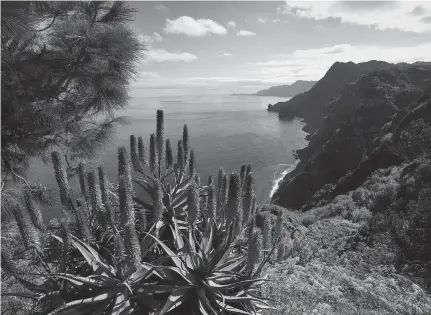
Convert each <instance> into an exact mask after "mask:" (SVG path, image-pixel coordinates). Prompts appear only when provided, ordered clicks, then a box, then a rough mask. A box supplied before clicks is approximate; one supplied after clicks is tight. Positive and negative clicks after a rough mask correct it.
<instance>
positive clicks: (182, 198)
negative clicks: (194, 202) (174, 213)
mask: <svg viewBox="0 0 431 315" xmlns="http://www.w3.org/2000/svg"><path fill="white" fill-rule="evenodd" d="M187 197H188V195H187V191H184V192H183V193H181V194H179V195H177V196H176V197H175V198H173V199H172V203H171V204H172V208H176V207H180V206H182V205H183V203H184V202H187Z"/></svg>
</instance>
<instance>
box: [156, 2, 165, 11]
mask: <svg viewBox="0 0 431 315" xmlns="http://www.w3.org/2000/svg"><path fill="white" fill-rule="evenodd" d="M155 8H156V10H158V11H166V10H168V8H167V7H166V6H164V5H163V4H158V5H156V6H155Z"/></svg>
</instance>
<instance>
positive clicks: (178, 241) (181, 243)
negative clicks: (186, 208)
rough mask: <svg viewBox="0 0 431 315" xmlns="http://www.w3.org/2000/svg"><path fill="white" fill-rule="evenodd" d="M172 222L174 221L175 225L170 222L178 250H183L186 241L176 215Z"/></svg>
mask: <svg viewBox="0 0 431 315" xmlns="http://www.w3.org/2000/svg"><path fill="white" fill-rule="evenodd" d="M172 223H173V226H172V225H171V224H170V225H169V227H170V228H171V231H172V235H173V238H174V241H175V245H176V248H177V250H182V249H183V248H184V241H183V238H182V235H181V232H180V230H179V228H178V222H177V219H176V218H175V217H173V218H172Z"/></svg>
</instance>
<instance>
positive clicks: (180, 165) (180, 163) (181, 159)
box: [177, 140, 184, 170]
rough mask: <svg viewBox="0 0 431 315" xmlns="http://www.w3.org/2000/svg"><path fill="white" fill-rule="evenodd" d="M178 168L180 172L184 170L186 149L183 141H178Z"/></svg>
mask: <svg viewBox="0 0 431 315" xmlns="http://www.w3.org/2000/svg"><path fill="white" fill-rule="evenodd" d="M177 167H178V169H179V170H182V169H183V168H184V147H183V142H182V141H181V140H178V152H177Z"/></svg>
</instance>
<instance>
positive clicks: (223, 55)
mask: <svg viewBox="0 0 431 315" xmlns="http://www.w3.org/2000/svg"><path fill="white" fill-rule="evenodd" d="M219 56H221V57H230V56H232V54H231V53H227V52H221V53H219Z"/></svg>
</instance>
